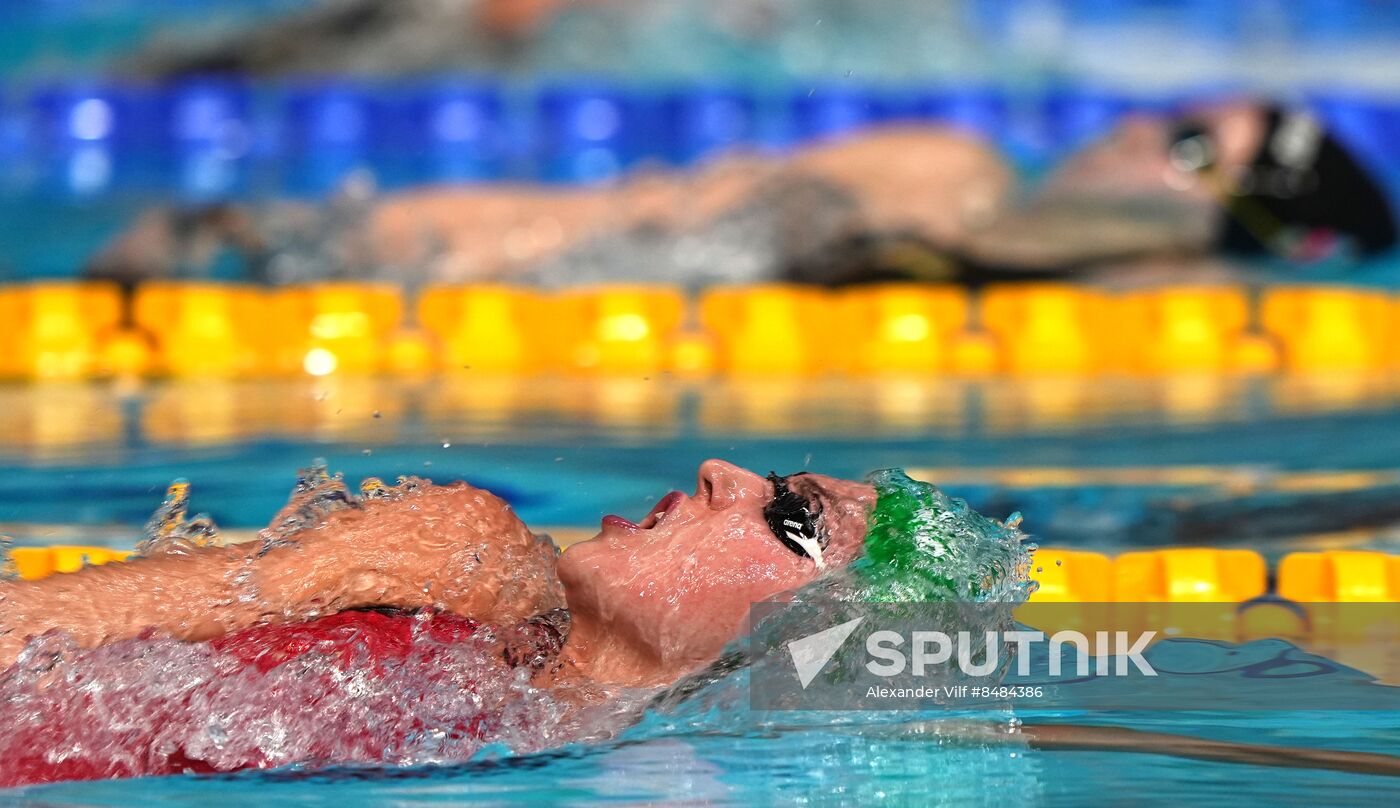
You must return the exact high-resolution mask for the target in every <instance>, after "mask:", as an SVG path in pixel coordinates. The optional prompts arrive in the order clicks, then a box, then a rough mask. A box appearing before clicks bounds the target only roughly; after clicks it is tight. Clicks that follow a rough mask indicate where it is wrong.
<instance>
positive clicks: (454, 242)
mask: <svg viewBox="0 0 1400 808" xmlns="http://www.w3.org/2000/svg"><path fill="white" fill-rule="evenodd" d="M349 188H350V190H349V192H347V193H345V194H343V195H342V197H341V198H340V199H339V200H336V201H333V202H331V203H329V204H327V205H325V206H323V207H321V208H312V207H306V206H298V205H292V204H285V205H273V206H270V207H267V208H265V209H261V210H252V209H245V208H241V207H230V206H219V207H216V208H212V209H205V210H199V211H175V210H169V209H161V210H156V211H152V212H149V213H147V214H146V215H145V216H143V217H142V218H141V219H140V220H139V221H138V222H137V223H136V224H135V225H134V226H133V227H132V228H131V229H130V230H128V231H126V232H125V233H123V234H121V235H119V236H118V237H117V238H116V239H115V240H113V241H112V242H111V243H109V244H108V245H107V246H106V247H104V248H103V249H102V250H100V251H99V254H98V255H96V256H95V257H94V258H93V260H92V261H91V262H90V265H89V267H88V273H89V275H91V276H93V277H102V278H110V279H116V280H120V281H124V282H135V281H138V280H141V279H144V278H152V277H175V276H181V275H185V276H198V275H199V274H200V272H201V269H200V268H201V267H202V266H204V265H206V264H207V263H208V261H209V260H210V257H211V256H213V255H215V254H216V253H218V252H219V251H221V250H224V249H228V248H232V249H234V250H235V251H237V252H238V253H239V254H241V256H242V258H243V261H244V263H245V265H246V267H247V275H248V277H249V278H250V279H252V280H257V281H262V282H271V283H292V282H304V281H312V280H319V279H327V278H336V277H339V278H359V279H377V280H397V281H400V282H407V283H410V284H411V283H417V282H473V281H512V282H521V283H531V284H538V285H541V286H546V287H556V286H568V285H573V284H588V283H598V282H609V281H613V282H619V281H620V282H629V281H630V282H664V283H676V284H681V285H684V286H692V287H698V286H703V285H707V284H713V283H744V282H762V281H778V280H785V281H794V282H806V283H818V284H826V285H841V284H848V283H859V282H868V281H878V280H899V279H904V280H923V281H936V282H948V283H961V284H966V285H978V284H981V283H986V282H993V281H1014V280H1022V279H1024V280H1045V279H1069V278H1077V279H1079V278H1082V279H1086V280H1093V281H1098V282H1107V283H1114V282H1119V283H1133V282H1182V281H1201V280H1207V279H1211V278H1213V277H1219V278H1223V277H1228V276H1230V275H1232V274H1237V273H1238V272H1239V271H1240V270H1239V269H1238V268H1237V265H1236V264H1234V263H1233V262H1232V261H1231V260H1230V259H1233V258H1237V257H1244V258H1259V257H1268V258H1272V259H1281V260H1282V261H1283V262H1288V263H1296V264H1300V265H1301V264H1308V263H1313V262H1318V261H1332V260H1344V259H1347V258H1360V257H1365V256H1369V255H1374V254H1377V253H1380V252H1383V251H1385V250H1388V249H1390V248H1391V247H1392V246H1394V244H1395V242H1396V223H1395V218H1394V213H1393V211H1392V209H1391V207H1390V205H1389V203H1388V202H1387V199H1386V196H1385V193H1384V192H1383V191H1382V188H1381V186H1380V184H1379V183H1378V182H1377V181H1376V180H1375V179H1373V178H1372V177H1371V176H1370V174H1369V173H1368V171H1367V169H1366V168H1365V166H1364V164H1363V163H1362V162H1361V161H1359V160H1358V159H1356V158H1355V157H1354V156H1353V155H1352V154H1351V153H1350V152H1349V151H1348V149H1347V148H1346V147H1345V146H1344V145H1343V144H1342V143H1341V142H1340V141H1339V140H1338V139H1337V138H1336V137H1334V136H1333V135H1331V134H1329V133H1328V131H1327V130H1326V129H1325V128H1324V126H1323V125H1322V124H1321V123H1320V122H1319V120H1318V119H1317V118H1316V117H1315V116H1313V115H1311V114H1309V113H1307V112H1302V111H1292V110H1289V109H1286V108H1283V107H1280V106H1276V105H1272V104H1262V103H1252V102H1243V101H1242V102H1233V103H1221V104H1217V105H1213V106H1207V107H1202V108H1200V109H1198V110H1195V111H1194V112H1191V113H1189V114H1187V115H1185V116H1182V117H1165V116H1147V115H1141V116H1132V117H1130V118H1128V119H1126V120H1125V121H1124V122H1123V123H1122V124H1121V125H1120V126H1119V127H1118V128H1117V129H1116V130H1115V131H1114V132H1113V133H1112V134H1111V135H1109V136H1108V137H1106V138H1105V139H1103V140H1102V141H1100V142H1097V143H1095V144H1092V145H1090V146H1089V147H1087V148H1085V149H1084V150H1083V151H1082V152H1080V153H1079V154H1077V155H1074V156H1073V157H1071V158H1070V159H1068V160H1067V161H1066V162H1065V163H1064V164H1063V165H1062V166H1061V167H1060V168H1059V169H1058V170H1057V171H1056V172H1055V173H1053V174H1052V175H1051V176H1050V177H1049V178H1048V179H1047V180H1046V181H1045V182H1044V184H1043V185H1042V186H1041V187H1039V188H1037V189H1035V190H1034V191H1031V192H1027V191H1023V190H1021V189H1018V188H1017V184H1016V181H1015V178H1014V175H1013V172H1012V170H1011V168H1010V167H1009V165H1008V163H1007V162H1006V161H1005V160H1004V159H1003V158H1002V157H1001V156H1000V155H999V154H998V153H997V151H996V150H995V149H994V148H992V147H991V146H990V145H988V144H986V143H984V142H981V141H980V140H978V139H977V138H976V137H974V136H972V135H969V134H966V133H963V132H959V131H955V130H952V129H945V128H939V127H936V126H928V125H912V124H908V125H900V124H894V125H890V126H886V127H881V128H875V129H871V130H867V131H865V132H862V133H857V134H853V135H851V136H848V137H845V138H841V139H836V140H829V141H824V142H817V143H812V144H809V145H806V146H803V147H800V148H798V149H797V150H796V151H794V152H793V153H792V154H790V155H785V156H774V155H757V154H740V153H734V154H731V155H729V156H724V157H720V158H717V159H714V160H712V161H710V162H708V163H705V164H702V165H700V166H698V167H696V168H693V169H688V170H674V171H663V170H656V171H645V170H642V171H637V172H634V173H632V174H629V175H626V176H624V177H622V178H620V179H619V180H618V181H616V182H615V183H613V184H610V185H602V186H591V187H559V186H543V185H534V184H529V183H521V182H516V183H505V182H503V183H495V184H481V185H458V186H428V187H422V188H416V189H410V190H407V191H403V192H396V193H392V194H387V195H384V196H379V197H376V196H375V195H374V194H373V193H372V184H363V183H362V184H361V185H360V186H355V185H353V184H352V185H351V186H349Z"/></svg>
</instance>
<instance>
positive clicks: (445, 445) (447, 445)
mask: <svg viewBox="0 0 1400 808" xmlns="http://www.w3.org/2000/svg"><path fill="white" fill-rule="evenodd" d="M442 448H444V449H451V448H452V441H449V440H445V441H443V442H442Z"/></svg>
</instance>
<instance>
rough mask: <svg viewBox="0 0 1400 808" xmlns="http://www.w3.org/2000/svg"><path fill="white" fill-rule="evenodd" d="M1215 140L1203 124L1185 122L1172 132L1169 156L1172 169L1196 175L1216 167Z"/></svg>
mask: <svg viewBox="0 0 1400 808" xmlns="http://www.w3.org/2000/svg"><path fill="white" fill-rule="evenodd" d="M1215 151H1216V148H1215V138H1213V137H1212V136H1211V134H1210V131H1209V130H1208V129H1206V127H1205V126H1204V125H1203V124H1200V123H1197V122H1195V121H1184V122H1182V123H1181V124H1179V125H1178V126H1177V127H1176V128H1175V129H1174V130H1172V136H1171V145H1170V146H1169V147H1168V150H1167V156H1168V159H1169V160H1170V161H1171V164H1172V167H1173V168H1175V169H1176V170H1177V171H1181V172H1183V173H1188V174H1194V173H1196V172H1199V171H1206V170H1208V169H1210V168H1212V167H1214V166H1215V161H1216V153H1215Z"/></svg>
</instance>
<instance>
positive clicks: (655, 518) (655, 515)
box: [603, 491, 685, 530]
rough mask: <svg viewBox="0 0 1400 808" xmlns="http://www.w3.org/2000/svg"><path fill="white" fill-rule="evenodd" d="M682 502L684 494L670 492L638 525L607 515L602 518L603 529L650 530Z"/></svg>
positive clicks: (616, 516)
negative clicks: (609, 527) (608, 527)
mask: <svg viewBox="0 0 1400 808" xmlns="http://www.w3.org/2000/svg"><path fill="white" fill-rule="evenodd" d="M684 501H685V494H683V493H681V492H680V491H672V492H671V493H669V494H667V495H666V496H664V497H662V498H661V501H660V502H658V503H656V504H655V505H653V506H652V507H651V510H650V511H649V512H648V513H647V515H646V518H644V519H642V521H641V522H640V523H638V522H633V521H632V520H630V519H625V518H623V517H621V516H618V515H616V514H608V515H607V516H604V517H603V527H607V526H609V525H612V526H613V527H620V528H625V529H627V530H651V529H652V528H654V527H656V526H657V525H659V524H661V522H662V521H663V520H664V519H665V518H666V517H668V516H670V515H671V512H672V511H674V510H675V509H676V508H677V507H678V506H679V505H680V504H681V503H682V502H684Z"/></svg>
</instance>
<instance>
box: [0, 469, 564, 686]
mask: <svg viewBox="0 0 1400 808" xmlns="http://www.w3.org/2000/svg"><path fill="white" fill-rule="evenodd" d="M303 504H304V501H303V500H299V499H295V498H294V499H293V501H292V503H291V504H289V506H288V508H286V509H284V511H283V512H282V513H281V514H279V515H278V517H277V518H276V519H275V520H274V521H273V525H274V526H283V525H287V524H289V522H288V519H289V517H291V518H293V519H295V518H297V517H298V516H299V515H300V514H302V513H309V514H310V517H309V518H310V521H308V522H307V526H306V527H304V528H302V527H300V526H298V525H296V524H295V523H294V522H293V523H291V527H292V529H291V530H290V531H287V532H285V533H284V534H279V535H278V536H277V537H276V538H274V539H273V540H270V541H254V542H249V543H247V544H237V545H230V546H226V547H217V546H210V547H200V548H192V549H186V550H185V551H183V552H181V553H179V554H167V555H153V556H149V557H144V558H137V559H133V560H130V561H126V562H122V563H113V564H106V565H103V566H97V567H87V568H84V569H83V570H81V571H78V572H75V573H68V574H60V575H52V576H49V577H48V578H44V579H42V580H38V581H26V582H13V583H5V584H0V667H4V666H8V665H9V664H10V663H11V662H13V661H14V659H15V657H16V655H17V654H18V653H19V651H20V649H21V648H22V647H23V645H24V642H25V641H26V639H27V638H28V637H31V636H36V635H39V634H43V633H44V632H46V631H50V630H55V629H56V630H59V631H63V632H65V633H67V634H68V635H69V636H71V637H72V638H73V639H74V641H75V642H77V643H78V645H80V646H83V647H93V646H96V645H100V644H102V643H104V642H108V641H112V640H118V639H125V638H130V637H135V636H137V635H138V634H140V633H141V632H142V631H144V630H146V629H148V628H150V629H154V630H155V631H156V632H157V633H161V634H166V635H169V636H172V637H175V638H177V639H182V640H204V639H209V638H211V637H217V636H220V635H222V634H225V633H228V632H231V631H236V630H238V629H241V628H246V627H248V626H252V625H257V624H260V623H286V622H297V621H301V620H307V619H311V618H314V617H318V616H321V615H325V614H331V613H334V612H338V611H344V610H346V609H355V608H364V607H371V606H385V607H394V608H401V609H409V610H412V609H424V608H438V609H444V610H447V611H451V612H454V613H456V614H459V615H462V616H463V617H468V618H472V619H476V620H480V621H483V622H496V623H502V624H510V623H514V622H519V621H520V620H523V619H525V618H528V617H530V616H531V615H535V614H540V613H543V612H547V611H550V610H552V609H555V608H559V607H561V606H563V605H564V601H563V593H562V589H561V587H560V585H559V582H558V578H557V576H556V575H555V571H554V563H555V558H554V549H553V547H552V546H551V545H549V544H546V543H542V542H540V541H539V540H537V539H536V538H535V537H534V536H533V535H531V534H530V532H529V530H528V529H526V527H525V525H524V524H523V523H522V522H520V520H519V519H518V518H516V517H515V515H514V514H513V513H512V512H511V511H510V509H509V507H508V506H506V505H505V503H504V502H502V501H501V500H500V499H499V498H497V497H495V496H494V495H492V494H490V493H489V492H486V491H483V490H481V489H476V488H472V487H470V486H466V485H462V484H459V485H455V486H432V485H425V486H423V487H422V488H421V489H418V490H415V491H413V492H412V493H406V494H401V495H397V496H389V497H384V498H381V499H371V500H365V501H362V502H360V503H359V504H358V506H357V507H345V508H344V509H342V510H337V511H335V512H333V513H330V514H329V515H321V514H317V513H316V512H314V511H305V510H304V509H303V508H302V506H303ZM269 530H273V528H269Z"/></svg>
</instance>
